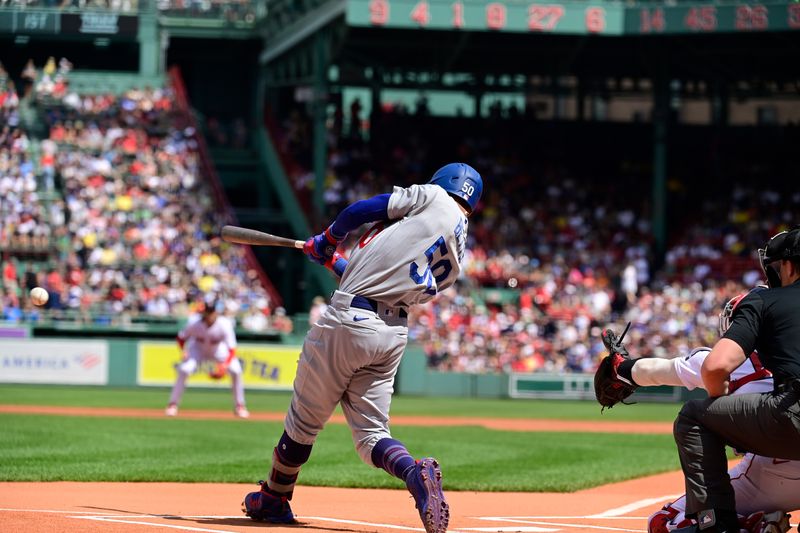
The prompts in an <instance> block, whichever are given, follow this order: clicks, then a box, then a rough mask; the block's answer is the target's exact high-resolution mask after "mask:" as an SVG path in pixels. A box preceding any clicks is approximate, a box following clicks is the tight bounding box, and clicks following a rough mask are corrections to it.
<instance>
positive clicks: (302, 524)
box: [0, 405, 683, 533]
mask: <svg viewBox="0 0 800 533" xmlns="http://www.w3.org/2000/svg"><path fill="white" fill-rule="evenodd" d="M0 413H24V414H39V415H42V414H51V415H60V416H103V417H139V418H142V417H144V418H163V416H164V415H163V412H162V411H161V410H160V409H123V408H86V407H55V406H44V407H43V406H20V405H0ZM181 418H191V419H224V420H231V419H232V415H231V413H230V412H227V411H182V412H181ZM253 419H254V420H267V421H281V420H283V414H282V413H275V414H273V413H260V414H254V415H253ZM332 422H334V423H344V420H343V418H342V417H341V416H337V417H335V418H334V419H333V420H332ZM392 423H393V424H395V425H410V424H414V425H426V426H432V425H436V426H441V425H478V426H484V427H487V428H491V429H496V430H513V431H585V432H627V433H670V432H671V424H667V423H635V422H587V421H563V420H528V419H521V420H512V419H489V418H434V417H409V416H395V417H392ZM443 471H444V475H445V486H446V481H447V465H446V464H445V465H443ZM256 488H257V486H256V485H252V484H250V485H242V484H210V483H189V484H181V483H72V482H50V483H42V482H37V483H28V482H25V483H23V482H12V483H0V532H2V533H6V532H9V533H11V532H13V533H53V532H56V533H59V532H70V533H73V532H75V533H112V532H123V533H125V532H130V533H148V532H154V533H157V532H158V531H159V530H161V531H193V532H197V531H199V532H211V533H223V532H230V533H234V532H235V533H245V532H249V533H253V532H254V531H256V529H254V528H268V529H270V530H272V531H275V532H276V533H277V532H283V533H286V532H288V531H290V530H295V531H297V530H309V531H331V532H338V533H372V532H376V533H377V532H380V533H383V532H386V533H388V532H393V533H396V532H398V531H418V532H424V529H422V527H421V524H420V521H419V517H418V516H417V514H416V510H415V509H414V502H413V500H412V499H411V496H410V495H409V494H408V492H406V491H404V490H385V489H336V488H327V487H304V486H302V485H301V486H299V487H298V490H297V492H296V494H295V498H294V500H293V501H292V507H293V509H294V511H295V513H296V514H297V515H298V520H299V524H297V525H294V526H275V525H269V524H262V523H257V522H253V521H251V520H250V519H248V518H247V517H245V516H244V515H243V514H241V512H240V504H241V501H242V498H243V496H244V495H245V494H246V493H247V492H250V491H252V490H256ZM682 492H683V478H682V476H681V473H680V472H671V473H667V474H659V475H656V476H649V477H644V478H640V479H635V480H630V481H625V482H621V483H614V484H610V485H604V486H601V487H595V488H593V489H587V490H582V491H578V492H574V493H566V494H564V493H479V492H448V493H447V497H448V500H449V502H450V505H451V516H452V518H451V523H450V531H452V532H455V533H491V532H499V533H507V532H509V533H510V532H520V533H536V532H555V531H559V532H566V533H570V532H576V531H587V530H591V531H612V532H617V531H623V532H644V531H646V518H647V516H649V514H650V513H652V512H654V511H656V510H657V509H659V508H660V507H661V506H662V505H663V504H664V503H665V502H667V501H669V500H672V499H674V498H675V497H677V495H679V494H680V493H682Z"/></svg>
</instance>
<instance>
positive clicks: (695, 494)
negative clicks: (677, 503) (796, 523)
mask: <svg viewBox="0 0 800 533" xmlns="http://www.w3.org/2000/svg"><path fill="white" fill-rule="evenodd" d="M673 432H674V435H675V442H676V443H677V444H678V453H679V455H680V459H681V468H683V473H684V476H685V478H686V514H687V515H693V514H694V513H697V512H699V511H703V510H706V509H720V510H730V511H733V510H736V503H735V498H734V493H733V488H732V487H731V482H730V478H729V477H728V472H727V470H728V461H727V457H726V455H725V445H726V444H728V445H730V446H733V447H734V448H736V449H737V450H740V451H743V452H744V451H746V452H752V453H755V454H757V455H763V456H765V457H774V458H778V459H794V460H800V394H798V392H796V391H795V390H787V391H784V392H770V393H765V394H737V395H734V396H721V397H719V398H708V399H705V400H692V401H689V402H686V404H685V405H684V406H683V408H682V409H681V411H680V413H679V414H678V418H676V419H675V425H674V429H673ZM785 510H786V511H791V510H793V509H785Z"/></svg>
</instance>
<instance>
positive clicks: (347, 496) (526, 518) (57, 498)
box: [0, 472, 683, 533]
mask: <svg viewBox="0 0 800 533" xmlns="http://www.w3.org/2000/svg"><path fill="white" fill-rule="evenodd" d="M254 487H255V485H242V484H212V483H191V484H185V483H72V482H47V483H20V482H14V483H0V531H4V532H14V533H39V532H41V533H53V532H70V533H73V532H78V533H82V532H86V533H101V532H104V533H108V532H117V531H119V532H133V533H139V532H141V533H147V532H152V533H158V532H159V531H204V532H215V533H220V532H237V533H239V532H250V533H253V531H254V528H269V529H270V530H271V531H275V532H278V531H289V530H295V531H296V530H297V529H309V530H314V531H333V532H342V533H351V532H352V533H367V532H381V533H383V532H394V533H397V532H400V531H424V530H423V528H422V526H421V523H420V520H419V517H418V515H417V512H416V509H415V508H414V500H413V499H412V498H411V496H410V495H409V494H408V492H406V491H404V490H384V489H336V488H326V487H303V486H301V487H298V490H297V492H296V493H295V497H294V499H293V500H292V508H293V509H294V511H295V513H296V514H297V515H298V520H299V522H300V523H299V524H298V525H294V526H276V525H270V524H264V523H258V522H253V521H252V520H250V519H248V518H247V517H245V516H244V515H242V514H241V513H240V510H239V509H240V504H241V500H242V497H243V496H244V494H246V493H247V492H248V491H251V490H253V489H254ZM682 491H683V479H682V476H681V474H680V472H670V473H667V474H660V475H657V476H649V477H645V478H639V479H635V480H630V481H625V482H622V483H614V484H611V485H604V486H601V487H595V488H593V489H588V490H583V491H579V492H574V493H569V494H563V493H518V492H516V493H508V492H505V493H498V492H492V493H481V492H452V491H451V492H448V493H447V498H448V501H449V502H450V506H451V517H452V518H451V522H450V528H449V529H450V530H451V531H454V532H463V533H470V532H472V533H476V532H514V531H519V532H548V531H563V532H574V531H587V530H592V531H632V532H634V531H635V532H642V531H645V530H646V518H647V516H649V515H650V513H652V512H654V511H656V510H657V509H659V508H660V507H661V506H662V505H663V504H664V503H665V502H666V501H668V500H669V499H671V498H673V497H674V496H676V495H678V494H680V493H681V492H682Z"/></svg>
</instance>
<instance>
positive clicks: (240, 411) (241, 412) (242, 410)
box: [233, 405, 250, 418]
mask: <svg viewBox="0 0 800 533" xmlns="http://www.w3.org/2000/svg"><path fill="white" fill-rule="evenodd" d="M233 414H234V415H236V416H238V417H239V418H250V411H248V410H247V407H245V406H244V405H237V406H236V407H234V408H233Z"/></svg>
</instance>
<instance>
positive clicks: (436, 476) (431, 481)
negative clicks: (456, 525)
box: [406, 457, 450, 533]
mask: <svg viewBox="0 0 800 533" xmlns="http://www.w3.org/2000/svg"><path fill="white" fill-rule="evenodd" d="M406 487H408V491H409V492H410V493H411V495H412V496H414V501H415V502H416V506H417V510H419V517H420V518H421V519H422V525H424V526H425V531H426V532H427V533H446V531H447V524H448V522H450V506H449V505H448V504H447V500H445V498H444V492H442V471H441V469H440V468H439V463H438V462H437V461H436V459H434V458H433V457H425V458H424V459H420V460H418V461H417V462H416V464H415V465H414V470H413V471H412V472H411V473H410V474H409V475H408V477H407V478H406Z"/></svg>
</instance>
